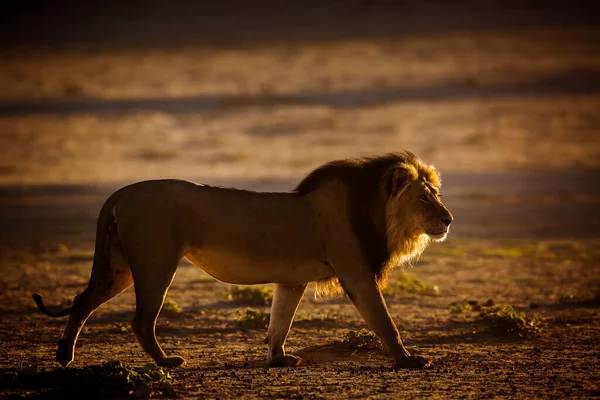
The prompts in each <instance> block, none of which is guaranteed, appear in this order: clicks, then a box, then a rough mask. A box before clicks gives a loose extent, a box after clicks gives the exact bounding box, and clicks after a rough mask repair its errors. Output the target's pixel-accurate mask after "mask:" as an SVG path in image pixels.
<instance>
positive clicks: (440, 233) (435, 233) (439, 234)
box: [427, 229, 448, 236]
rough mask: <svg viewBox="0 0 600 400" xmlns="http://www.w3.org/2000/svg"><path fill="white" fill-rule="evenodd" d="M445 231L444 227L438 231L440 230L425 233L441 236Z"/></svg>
mask: <svg viewBox="0 0 600 400" xmlns="http://www.w3.org/2000/svg"><path fill="white" fill-rule="evenodd" d="M447 232H448V231H447V230H445V229H444V230H443V231H440V232H427V234H428V235H429V236H441V235H445V234H446V233H447Z"/></svg>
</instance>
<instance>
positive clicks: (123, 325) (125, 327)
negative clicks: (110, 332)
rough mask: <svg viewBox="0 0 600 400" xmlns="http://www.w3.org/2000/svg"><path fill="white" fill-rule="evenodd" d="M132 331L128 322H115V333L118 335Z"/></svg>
mask: <svg viewBox="0 0 600 400" xmlns="http://www.w3.org/2000/svg"><path fill="white" fill-rule="evenodd" d="M130 330H131V325H129V323H127V322H115V331H116V332H118V333H127V332H129V331H130Z"/></svg>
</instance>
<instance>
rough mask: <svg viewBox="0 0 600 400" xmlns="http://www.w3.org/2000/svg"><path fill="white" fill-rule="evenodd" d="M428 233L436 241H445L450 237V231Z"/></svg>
mask: <svg viewBox="0 0 600 400" xmlns="http://www.w3.org/2000/svg"><path fill="white" fill-rule="evenodd" d="M427 235H428V236H429V238H430V239H431V240H432V241H434V242H443V241H444V240H446V238H447V237H448V231H445V232H441V233H428V234H427Z"/></svg>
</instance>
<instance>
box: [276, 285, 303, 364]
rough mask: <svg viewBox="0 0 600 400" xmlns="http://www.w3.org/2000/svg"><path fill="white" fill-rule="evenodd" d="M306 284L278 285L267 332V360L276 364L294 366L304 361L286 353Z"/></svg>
mask: <svg viewBox="0 0 600 400" xmlns="http://www.w3.org/2000/svg"><path fill="white" fill-rule="evenodd" d="M305 289H306V285H277V286H276V287H275V293H274V295H273V304H272V305H271V320H270V322H269V330H268V332H267V343H268V344H269V353H268V355H267V361H268V362H269V364H270V365H275V366H294V365H298V364H300V362H301V361H302V360H301V359H300V358H299V357H296V356H292V355H289V354H287V355H286V354H285V350H284V349H283V347H284V345H285V339H286V338H287V335H288V333H289V331H290V328H291V326H292V321H293V319H294V315H295V314H296V309H297V308H298V304H300V300H301V299H302V296H303V295H304V290H305Z"/></svg>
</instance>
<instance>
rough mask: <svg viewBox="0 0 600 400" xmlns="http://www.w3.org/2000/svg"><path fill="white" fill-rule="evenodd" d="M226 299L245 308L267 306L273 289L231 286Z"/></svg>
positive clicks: (271, 298) (271, 297)
mask: <svg viewBox="0 0 600 400" xmlns="http://www.w3.org/2000/svg"><path fill="white" fill-rule="evenodd" d="M226 298H227V300H230V301H233V302H235V303H237V304H241V305H246V306H268V305H270V304H271V301H272V300H273V289H272V288H270V287H267V286H233V287H232V288H231V289H230V290H229V293H228V294H227V296H226Z"/></svg>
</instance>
